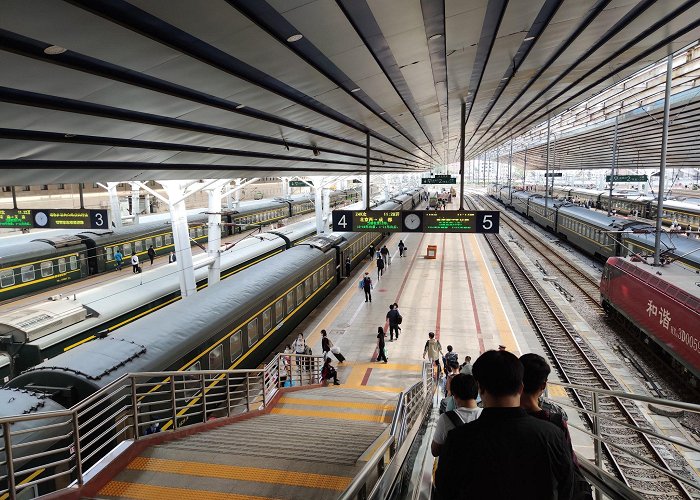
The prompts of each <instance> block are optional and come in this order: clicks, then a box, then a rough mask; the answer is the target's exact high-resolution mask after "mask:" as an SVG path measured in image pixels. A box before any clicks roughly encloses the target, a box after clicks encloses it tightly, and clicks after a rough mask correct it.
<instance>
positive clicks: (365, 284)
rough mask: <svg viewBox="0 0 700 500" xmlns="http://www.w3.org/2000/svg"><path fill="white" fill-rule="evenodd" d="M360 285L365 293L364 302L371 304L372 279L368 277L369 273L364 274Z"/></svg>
mask: <svg viewBox="0 0 700 500" xmlns="http://www.w3.org/2000/svg"><path fill="white" fill-rule="evenodd" d="M360 285H361V288H362V289H363V290H364V291H365V302H372V278H370V277H369V273H365V277H364V278H362V281H361V282H360Z"/></svg>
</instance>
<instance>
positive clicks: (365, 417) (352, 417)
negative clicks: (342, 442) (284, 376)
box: [270, 408, 391, 424]
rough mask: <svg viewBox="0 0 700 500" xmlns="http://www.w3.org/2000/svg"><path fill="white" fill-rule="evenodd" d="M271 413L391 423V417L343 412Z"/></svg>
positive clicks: (287, 410) (289, 410) (282, 410)
mask: <svg viewBox="0 0 700 500" xmlns="http://www.w3.org/2000/svg"><path fill="white" fill-rule="evenodd" d="M270 413H273V414H277V415H293V416H295V417H319V418H335V419H339V420H363V421H365V422H383V423H385V424H388V423H391V416H389V415H384V414H381V415H370V414H367V413H348V412H342V411H321V410H302V409H296V408H273V409H272V410H270Z"/></svg>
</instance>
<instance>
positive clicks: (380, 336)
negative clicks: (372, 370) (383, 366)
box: [377, 326, 387, 363]
mask: <svg viewBox="0 0 700 500" xmlns="http://www.w3.org/2000/svg"><path fill="white" fill-rule="evenodd" d="M384 337H386V333H384V328H382V327H381V326H379V327H377V361H384V362H385V363H386V362H387V359H386V342H384Z"/></svg>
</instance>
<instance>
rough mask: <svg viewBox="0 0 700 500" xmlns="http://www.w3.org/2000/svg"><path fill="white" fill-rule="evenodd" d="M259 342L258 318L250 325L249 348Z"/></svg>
mask: <svg viewBox="0 0 700 500" xmlns="http://www.w3.org/2000/svg"><path fill="white" fill-rule="evenodd" d="M257 341H258V318H255V319H254V320H253V321H251V322H250V323H248V347H250V346H252V345H253V344H255V343H256V342H257Z"/></svg>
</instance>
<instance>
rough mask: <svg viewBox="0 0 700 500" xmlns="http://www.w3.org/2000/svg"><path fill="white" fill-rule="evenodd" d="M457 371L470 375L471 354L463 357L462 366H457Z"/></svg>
mask: <svg viewBox="0 0 700 500" xmlns="http://www.w3.org/2000/svg"><path fill="white" fill-rule="evenodd" d="M459 373H462V374H464V375H471V374H472V357H471V356H465V357H464V363H463V364H462V366H460V367H459Z"/></svg>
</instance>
